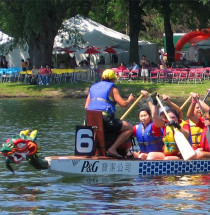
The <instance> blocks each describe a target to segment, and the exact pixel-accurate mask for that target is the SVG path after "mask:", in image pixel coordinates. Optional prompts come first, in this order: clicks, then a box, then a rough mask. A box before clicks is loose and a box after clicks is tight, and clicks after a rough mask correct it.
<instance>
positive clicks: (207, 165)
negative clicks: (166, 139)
mask: <svg viewBox="0 0 210 215" xmlns="http://www.w3.org/2000/svg"><path fill="white" fill-rule="evenodd" d="M45 159H46V160H47V161H48V163H49V171H51V172H55V173H61V174H73V175H85V176H93V175H97V176H105V175H110V176H111V175H128V176H141V175H181V174H199V173H209V172H210V160H190V161H184V160H176V161H175V160H174V161H172V160H169V161H141V160H138V159H112V158H107V157H102V156H101V157H87V156H52V157H45Z"/></svg>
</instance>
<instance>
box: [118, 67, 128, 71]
mask: <svg viewBox="0 0 210 215" xmlns="http://www.w3.org/2000/svg"><path fill="white" fill-rule="evenodd" d="M118 69H121V70H124V69H127V68H126V67H125V66H119V67H118Z"/></svg>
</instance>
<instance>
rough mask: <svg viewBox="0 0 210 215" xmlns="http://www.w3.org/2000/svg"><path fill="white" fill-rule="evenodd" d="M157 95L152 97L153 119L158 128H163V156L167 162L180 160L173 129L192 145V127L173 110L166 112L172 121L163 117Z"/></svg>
mask: <svg viewBox="0 0 210 215" xmlns="http://www.w3.org/2000/svg"><path fill="white" fill-rule="evenodd" d="M157 95H158V94H157V93H156V92H155V93H153V94H152V95H151V98H152V101H153V108H152V118H153V122H154V124H155V126H156V127H157V128H158V127H159V128H163V139H162V140H163V143H164V146H163V154H164V155H165V160H178V159H180V157H181V154H180V152H179V149H178V147H177V145H176V141H175V138H174V131H173V128H176V129H178V130H179V131H180V132H181V133H183V135H184V136H185V137H186V139H188V141H189V142H190V143H191V136H190V127H189V124H188V123H187V122H186V121H184V120H182V119H181V118H180V115H179V114H178V112H177V111H176V110H175V109H173V108H167V110H166V112H167V114H168V116H169V118H170V119H171V121H168V120H167V119H165V118H164V117H163V116H161V113H162V110H161V109H160V110H159V111H158V107H157V104H158V101H157V99H156V96H157ZM159 113H160V115H159Z"/></svg>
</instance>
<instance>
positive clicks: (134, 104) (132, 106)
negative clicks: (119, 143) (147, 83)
mask: <svg viewBox="0 0 210 215" xmlns="http://www.w3.org/2000/svg"><path fill="white" fill-rule="evenodd" d="M142 97H143V95H140V96H139V97H138V98H137V99H136V101H135V102H134V103H133V104H132V105H131V106H130V107H129V108H128V110H127V111H126V112H125V113H124V114H123V115H122V116H121V118H120V120H124V119H125V117H126V116H127V115H128V114H129V113H130V112H131V110H132V109H133V108H134V107H135V106H136V104H137V103H138V102H139V100H140V99H141V98H142Z"/></svg>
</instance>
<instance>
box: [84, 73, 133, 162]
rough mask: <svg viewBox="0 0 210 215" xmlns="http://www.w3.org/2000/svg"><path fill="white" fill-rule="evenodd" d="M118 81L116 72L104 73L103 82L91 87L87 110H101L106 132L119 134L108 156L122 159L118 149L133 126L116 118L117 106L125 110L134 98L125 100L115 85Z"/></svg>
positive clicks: (109, 149) (129, 134) (128, 135)
mask: <svg viewBox="0 0 210 215" xmlns="http://www.w3.org/2000/svg"><path fill="white" fill-rule="evenodd" d="M116 79H117V76H116V74H115V72H114V70H112V69H106V70H104V72H103V73H102V80H101V81H100V82H98V83H95V84H93V85H92V86H91V87H90V90H89V94H88V96H87V99H86V103H85V109H87V110H101V111H102V115H103V124H104V130H105V131H106V132H109V131H112V132H113V131H115V132H118V133H119V135H118V137H117V139H116V140H115V142H114V143H113V144H112V145H111V146H110V147H109V148H108V150H107V151H106V156H108V157H116V158H122V156H121V155H120V154H119V153H118V152H117V149H118V147H119V146H120V145H121V144H123V142H124V141H125V140H127V139H128V138H129V137H130V136H131V134H132V131H133V126H132V124H130V123H129V122H126V121H124V120H123V121H122V120H120V119H117V118H115V111H116V109H115V105H116V104H119V105H120V106H121V107H123V108H125V107H127V106H129V105H130V104H131V103H132V102H133V100H134V97H133V95H132V94H130V95H129V97H128V99H126V100H124V99H123V98H122V97H121V95H120V93H119V90H118V88H117V87H116V85H115V84H114V83H115V81H116Z"/></svg>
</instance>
